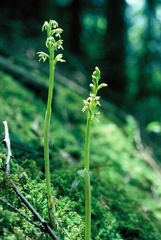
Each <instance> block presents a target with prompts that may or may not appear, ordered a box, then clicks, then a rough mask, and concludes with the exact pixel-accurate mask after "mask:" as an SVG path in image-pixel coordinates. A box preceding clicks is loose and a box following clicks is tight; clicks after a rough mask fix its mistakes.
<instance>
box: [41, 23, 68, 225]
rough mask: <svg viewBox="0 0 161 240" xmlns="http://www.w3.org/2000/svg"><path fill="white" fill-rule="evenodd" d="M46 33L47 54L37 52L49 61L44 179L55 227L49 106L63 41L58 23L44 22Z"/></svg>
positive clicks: (49, 210)
mask: <svg viewBox="0 0 161 240" xmlns="http://www.w3.org/2000/svg"><path fill="white" fill-rule="evenodd" d="M44 30H45V31H46V32H47V39H46V47H47V49H48V54H47V53H44V52H38V53H37V54H38V56H39V61H41V60H42V61H43V62H44V61H46V59H47V60H49V89H48V99H47V108H46V113H45V120H44V162H45V177H46V187H47V198H48V212H49V218H50V221H51V224H52V225H55V223H56V221H55V218H54V213H55V197H54V196H52V193H51V180H50V162H49V131H50V121H51V106H52V98H53V89H54V72H55V66H56V63H57V62H65V60H63V59H62V57H63V55H62V54H58V55H56V56H55V51H57V50H58V49H62V50H63V46H62V44H63V40H62V39H61V33H62V32H63V30H62V29H61V28H59V27H58V23H57V22H56V21H54V20H50V21H49V22H47V21H45V23H44V24H43V27H42V31H44Z"/></svg>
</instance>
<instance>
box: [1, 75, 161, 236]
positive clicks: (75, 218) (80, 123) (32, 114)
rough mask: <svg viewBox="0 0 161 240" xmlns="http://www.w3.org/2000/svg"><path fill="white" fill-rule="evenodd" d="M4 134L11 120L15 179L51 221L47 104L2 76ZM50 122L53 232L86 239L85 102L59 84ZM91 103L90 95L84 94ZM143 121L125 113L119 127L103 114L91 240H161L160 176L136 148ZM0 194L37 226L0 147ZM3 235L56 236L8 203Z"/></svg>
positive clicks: (94, 157)
mask: <svg viewBox="0 0 161 240" xmlns="http://www.w3.org/2000/svg"><path fill="white" fill-rule="evenodd" d="M0 79H1V85H0V92H1V97H0V106H1V114H0V123H1V124H0V131H1V139H3V134H4V129H3V124H2V122H3V121H4V120H7V122H8V125H9V131H10V138H11V144H12V152H13V156H14V158H13V160H12V163H11V177H12V178H13V180H14V181H15V183H16V184H17V186H18V187H19V188H20V190H21V191H22V192H23V193H24V195H25V196H26V198H27V199H28V200H29V201H30V202H31V203H32V205H33V206H34V207H35V209H37V211H38V212H39V213H40V214H41V215H42V216H43V217H44V218H45V219H47V208H46V205H47V202H46V190H45V182H44V164H43V120H44V113H45V108H46V107H45V103H44V102H43V101H42V100H41V99H39V98H37V97H36V95H34V94H33V93H32V92H31V91H29V90H27V89H26V88H25V87H23V86H22V85H21V84H19V83H18V82H17V81H15V79H13V78H12V77H11V76H10V75H7V74H5V73H4V72H0ZM55 87H56V91H55V93H54V107H53V116H52V121H51V134H50V139H51V140H50V156H51V179H52V187H53V194H55V196H56V198H57V204H56V210H57V212H56V216H57V218H58V221H59V224H58V225H59V226H58V228H57V229H56V230H55V231H56V233H57V235H58V236H59V237H60V239H64V240H68V239H72V240H76V239H77V240H82V239H83V232H84V225H83V224H84V181H83V178H82V176H81V170H82V169H83V161H82V159H83V150H84V134H85V122H86V116H85V114H82V112H81V109H82V106H83V103H82V100H83V99H82V97H81V96H79V95H78V94H77V93H76V92H74V91H72V90H71V89H69V88H67V87H66V88H65V87H63V86H62V85H61V84H59V83H56V86H55ZM84 98H86V96H85V97H84ZM136 128H137V124H136V123H135V121H134V120H133V118H132V117H129V116H127V122H126V123H124V125H123V126H122V127H121V128H120V126H117V125H116V124H115V123H113V122H112V121H111V119H109V117H108V114H105V113H101V115H100V117H99V123H98V122H93V125H92V137H91V163H90V164H91V174H92V175H91V184H92V239H93V240H99V239H101V240H107V239H109V240H121V239H128V240H137V239H140V240H155V239H156V240H158V239H161V230H160V229H161V228H160V227H161V224H160V220H161V213H160V212H161V201H160V199H161V184H160V183H161V179H160V178H159V177H158V175H157V174H156V173H155V171H154V170H153V169H152V168H151V167H150V166H149V165H148V164H147V163H146V162H145V161H144V160H143V159H142V157H141V153H139V151H138V150H137V149H136V147H135V144H134V135H135V131H136ZM0 152H1V155H0V169H1V170H0V185H1V188H0V189H1V190H0V197H2V198H3V199H5V200H6V202H9V203H11V204H12V205H13V206H14V207H15V208H17V209H19V210H20V211H21V212H22V213H25V214H27V216H28V217H29V218H31V219H32V220H33V222H34V221H35V219H34V218H33V216H32V214H31V213H30V212H29V210H27V209H26V207H25V206H24V205H23V204H22V202H21V201H20V200H19V199H18V198H17V196H16V195H15V193H14V192H13V190H12V189H11V187H10V186H9V185H8V182H7V179H6V177H5V174H4V171H3V169H4V161H5V160H4V159H5V154H6V149H5V147H4V146H3V145H2V144H1V146H0ZM0 208H1V211H0V226H1V227H0V238H1V239H4V240H14V239H50V238H49V236H48V235H47V234H45V233H42V232H41V230H40V229H39V228H38V227H37V226H34V225H33V224H31V223H29V222H28V221H26V220H25V219H24V218H23V217H22V216H20V215H19V214H18V213H16V212H14V210H12V209H11V208H10V207H9V206H7V205H6V204H4V203H1V205H0Z"/></svg>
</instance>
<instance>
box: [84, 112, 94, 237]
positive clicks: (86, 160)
mask: <svg viewBox="0 0 161 240" xmlns="http://www.w3.org/2000/svg"><path fill="white" fill-rule="evenodd" d="M91 121H92V115H91V113H90V111H88V116H87V123H86V134H85V158H84V167H85V168H84V181H85V240H90V239H91V186H90V173H89V155H90V132H91Z"/></svg>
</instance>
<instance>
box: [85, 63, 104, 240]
mask: <svg viewBox="0 0 161 240" xmlns="http://www.w3.org/2000/svg"><path fill="white" fill-rule="evenodd" d="M100 78H101V72H100V70H99V68H98V67H96V68H95V71H94V72H93V74H92V83H91V84H90V88H91V92H90V95H89V97H88V98H87V99H86V100H84V101H83V103H84V107H83V109H82V111H83V112H85V111H88V113H87V122H86V133H85V152H84V181H85V240H91V185H90V168H89V161H90V135H91V124H92V121H93V119H94V118H96V119H97V116H98V115H99V112H95V109H96V107H97V106H101V104H100V101H99V100H100V96H98V95H97V93H98V91H99V90H100V89H101V88H103V87H106V86H107V84H106V83H101V84H99V80H100Z"/></svg>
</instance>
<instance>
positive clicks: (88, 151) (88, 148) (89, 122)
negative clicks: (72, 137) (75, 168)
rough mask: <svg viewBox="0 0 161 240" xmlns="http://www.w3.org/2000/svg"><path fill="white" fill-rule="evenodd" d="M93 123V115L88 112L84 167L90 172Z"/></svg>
mask: <svg viewBox="0 0 161 240" xmlns="http://www.w3.org/2000/svg"><path fill="white" fill-rule="evenodd" d="M91 121H92V114H91V113H90V111H88V116H87V123H86V134H85V156H84V167H85V168H86V169H87V170H88V171H89V154H90V132H91Z"/></svg>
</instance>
